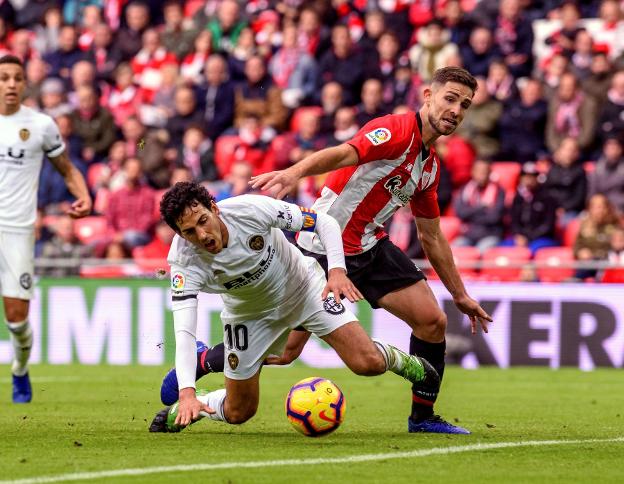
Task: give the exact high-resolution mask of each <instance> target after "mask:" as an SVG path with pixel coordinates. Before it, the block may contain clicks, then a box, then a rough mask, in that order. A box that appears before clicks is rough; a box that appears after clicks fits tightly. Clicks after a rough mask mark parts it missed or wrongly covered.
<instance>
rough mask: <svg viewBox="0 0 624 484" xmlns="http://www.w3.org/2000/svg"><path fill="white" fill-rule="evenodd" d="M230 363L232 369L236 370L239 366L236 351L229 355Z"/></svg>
mask: <svg viewBox="0 0 624 484" xmlns="http://www.w3.org/2000/svg"><path fill="white" fill-rule="evenodd" d="M228 365H230V368H232V370H236V368H238V356H236V355H235V354H234V353H230V354H229V355H228Z"/></svg>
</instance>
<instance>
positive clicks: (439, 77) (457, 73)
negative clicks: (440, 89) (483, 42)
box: [431, 66, 477, 93]
mask: <svg viewBox="0 0 624 484" xmlns="http://www.w3.org/2000/svg"><path fill="white" fill-rule="evenodd" d="M447 82H457V83H458V84H463V85H464V86H467V87H469V88H470V89H472V92H473V93H475V92H477V80H476V79H475V78H474V76H473V75H472V74H470V72H468V71H467V70H466V69H463V68H461V67H455V66H449V67H442V68H441V69H438V70H437V71H435V72H434V73H433V79H431V84H435V83H438V84H442V85H444V84H446V83H447Z"/></svg>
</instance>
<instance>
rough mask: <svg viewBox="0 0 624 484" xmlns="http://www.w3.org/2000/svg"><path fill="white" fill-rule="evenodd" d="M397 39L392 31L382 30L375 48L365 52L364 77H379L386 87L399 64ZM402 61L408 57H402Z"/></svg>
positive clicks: (404, 61)
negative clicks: (370, 51) (369, 52)
mask: <svg viewBox="0 0 624 484" xmlns="http://www.w3.org/2000/svg"><path fill="white" fill-rule="evenodd" d="M399 49H400V45H399V39H398V38H397V36H396V35H394V33H392V32H384V33H383V34H382V35H381V37H379V40H378V41H377V47H376V49H375V50H374V51H373V52H372V53H371V54H370V55H368V54H365V55H366V59H367V64H366V72H365V76H366V78H375V79H379V80H380V81H381V83H382V85H383V86H384V89H388V88H389V85H390V84H391V83H392V80H393V78H394V71H395V69H396V68H397V67H398V65H399ZM402 62H403V63H404V64H407V62H408V59H407V58H406V57H403V59H402Z"/></svg>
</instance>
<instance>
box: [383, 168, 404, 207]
mask: <svg viewBox="0 0 624 484" xmlns="http://www.w3.org/2000/svg"><path fill="white" fill-rule="evenodd" d="M402 183H403V180H402V179H401V175H395V176H393V177H392V178H388V179H387V180H386V183H384V188H385V189H386V190H388V191H389V192H390V194H391V195H393V196H395V197H397V198H398V199H399V200H401V203H402V204H403V205H406V204H407V202H409V199H410V195H408V194H407V193H405V192H404V191H403V190H401V184H402Z"/></svg>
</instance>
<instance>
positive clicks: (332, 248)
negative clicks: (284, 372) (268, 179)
mask: <svg viewBox="0 0 624 484" xmlns="http://www.w3.org/2000/svg"><path fill="white" fill-rule="evenodd" d="M160 210H161V215H162V216H163V219H164V220H165V221H166V222H167V224H168V225H169V226H170V227H171V228H173V229H174V230H175V231H176V232H177V235H176V237H175V238H174V240H173V242H172V244H171V250H170V252H169V257H168V261H169V263H170V265H171V288H172V300H173V305H172V309H173V319H174V326H175V337H176V369H177V375H178V385H179V390H180V392H179V395H180V397H179V398H180V400H179V405H178V407H177V416H176V418H175V425H170V426H167V424H166V414H167V411H166V410H165V411H163V412H160V413H159V414H158V415H157V417H156V419H155V420H154V422H153V424H152V427H151V428H150V430H151V431H175V430H179V429H180V428H181V427H184V426H186V425H189V424H190V423H192V422H193V421H195V420H197V419H198V418H200V416H202V415H204V416H205V415H207V416H209V417H210V418H211V419H213V420H220V421H224V422H227V423H231V424H238V423H243V422H245V421H247V420H249V419H250V418H251V417H252V416H253V415H254V414H255V413H256V410H257V408H258V400H259V380H260V370H261V367H262V364H263V362H264V360H265V358H266V357H267V355H269V354H281V352H282V351H283V348H284V345H285V343H286V340H287V338H288V334H289V332H290V330H291V329H293V328H295V327H298V326H303V327H304V328H305V329H306V330H307V331H309V332H311V333H314V334H316V335H317V336H319V337H321V338H322V339H323V340H325V341H326V342H327V343H328V344H329V345H330V346H332V347H333V348H334V349H335V350H336V352H337V353H338V355H339V356H340V357H341V358H342V360H343V361H344V362H345V363H346V365H347V366H348V367H349V368H350V369H351V370H352V371H354V372H355V373H357V374H360V375H379V374H382V373H384V372H386V371H387V370H390V371H392V372H394V373H396V374H398V375H401V376H402V377H404V378H406V379H408V380H409V381H411V382H423V383H424V384H425V385H427V386H428V387H429V388H430V389H431V392H432V393H435V392H437V391H438V388H439V378H438V375H437V372H436V371H435V370H434V369H433V367H432V366H431V365H429V364H428V362H427V361H426V360H424V359H422V358H420V357H418V356H410V355H408V354H406V353H404V352H402V351H400V350H398V349H396V348H394V347H392V346H390V345H388V344H385V343H383V342H381V341H377V340H375V341H373V340H371V339H370V338H369V337H368V335H367V334H366V332H365V331H364V329H363V328H362V327H361V326H360V324H359V323H358V321H357V319H356V317H355V316H354V315H353V314H352V313H351V312H350V311H349V310H348V309H347V308H346V307H345V306H344V305H343V304H342V302H341V299H340V297H341V295H344V297H346V298H348V299H349V300H350V301H352V302H354V301H357V300H360V299H361V298H362V295H361V294H360V292H359V291H358V290H357V289H356V288H355V286H354V285H353V284H352V283H351V281H350V280H349V279H348V278H347V275H346V269H345V261H344V253H343V249H342V239H341V234H340V229H339V226H338V223H337V222H336V221H335V220H334V219H333V218H332V217H331V216H329V215H326V214H317V213H315V212H314V211H311V210H308V209H305V208H301V207H297V206H296V205H293V204H290V203H286V202H283V201H279V200H275V199H272V198H269V197H263V196H259V195H241V196H239V197H233V198H229V199H226V200H223V201H221V202H219V203H218V204H217V203H216V202H215V201H214V198H213V197H212V196H211V195H210V194H209V193H208V191H207V190H206V189H205V188H204V187H202V186H201V185H199V184H197V183H194V182H180V183H177V184H176V185H175V186H174V187H173V188H172V189H170V190H169V191H168V192H167V193H166V194H165V195H164V197H163V200H162V202H161V208H160ZM280 229H283V230H287V231H293V232H299V231H302V230H304V231H313V232H315V233H316V234H317V235H318V236H319V238H320V240H321V242H322V243H323V245H324V247H325V249H326V251H327V258H328V266H329V267H328V279H327V280H326V279H325V273H324V272H323V269H322V268H321V266H320V265H319V264H318V262H317V261H316V260H315V259H313V258H311V257H305V256H304V255H303V254H302V253H301V252H300V251H299V249H297V247H295V246H294V245H293V244H291V243H289V242H288V240H287V239H286V237H285V235H284V234H283V233H282V231H281V230H280ZM199 292H208V293H214V294H220V295H221V297H222V299H223V303H224V309H223V311H222V313H221V320H222V322H223V330H224V341H225V348H226V349H225V362H226V365H225V389H222V390H217V391H214V392H211V393H209V394H208V395H205V396H202V397H200V399H201V401H200V400H198V398H197V397H196V393H195V369H196V363H197V360H196V339H195V332H196V327H197V295H198V293H199Z"/></svg>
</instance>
